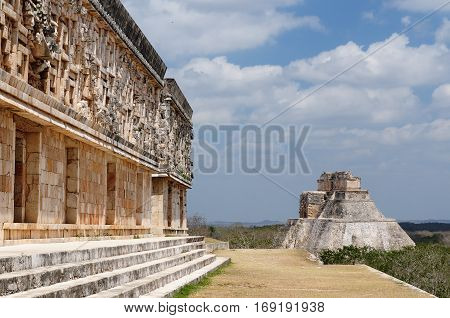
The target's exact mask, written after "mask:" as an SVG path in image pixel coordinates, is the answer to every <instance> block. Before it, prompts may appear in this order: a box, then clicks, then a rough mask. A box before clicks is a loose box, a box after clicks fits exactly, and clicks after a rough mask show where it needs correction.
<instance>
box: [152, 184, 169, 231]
mask: <svg viewBox="0 0 450 318" xmlns="http://www.w3.org/2000/svg"><path fill="white" fill-rule="evenodd" d="M152 184H153V191H152V217H151V224H152V234H155V235H164V228H165V227H167V207H168V197H169V187H168V180H167V178H153V180H152Z"/></svg>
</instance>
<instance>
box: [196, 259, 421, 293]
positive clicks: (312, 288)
mask: <svg viewBox="0 0 450 318" xmlns="http://www.w3.org/2000/svg"><path fill="white" fill-rule="evenodd" d="M217 254H218V255H219V256H228V257H231V258H232V265H231V266H229V267H227V268H225V269H224V271H223V273H222V274H221V275H219V276H215V277H213V278H211V282H210V284H209V285H208V286H206V287H205V288H202V289H200V290H197V291H195V292H194V293H193V294H191V295H190V297H197V298H280V297H281V298H284V297H286V298H304V297H312V298H322V297H326V298H335V297H350V298H353V297H354V298H356V297H358V298H359V297H361V298H366V297H387V298H403V297H404V298H407V297H429V296H428V295H427V294H423V293H421V292H419V291H416V290H414V289H411V288H408V287H406V286H403V285H401V284H399V283H397V282H395V281H393V280H390V279H388V278H385V277H382V276H381V275H379V274H378V273H374V272H371V271H370V270H368V269H367V268H366V267H363V266H341V265H337V266H335V265H332V266H323V265H319V264H318V263H315V262H312V261H309V260H308V254H307V253H306V252H305V251H300V250H229V251H218V252H217Z"/></svg>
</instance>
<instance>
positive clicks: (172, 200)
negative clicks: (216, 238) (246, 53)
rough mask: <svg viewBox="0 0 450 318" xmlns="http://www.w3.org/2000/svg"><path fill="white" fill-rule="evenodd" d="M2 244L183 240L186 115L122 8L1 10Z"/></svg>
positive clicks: (62, 4)
mask: <svg viewBox="0 0 450 318" xmlns="http://www.w3.org/2000/svg"><path fill="white" fill-rule="evenodd" d="M0 33H1V36H0V42H1V50H0V51H1V52H0V244H2V241H5V240H6V241H17V240H21V239H23V240H33V239H53V238H70V237H74V236H76V237H80V236H81V237H83V236H91V237H92V236H95V235H110V236H120V235H126V236H129V235H146V234H150V233H153V234H156V235H186V233H187V227H186V226H187V225H186V217H187V216H186V215H187V202H186V201H187V195H186V192H187V190H188V189H189V188H190V187H191V182H192V178H193V175H192V162H191V159H190V155H191V144H192V138H193V133H192V114H193V111H192V108H191V106H190V105H189V103H188V101H187V99H186V97H185V96H184V94H183V93H182V91H181V89H180V87H179V86H178V84H177V83H176V81H175V80H174V79H166V78H164V76H165V72H166V65H165V64H164V62H163V60H162V59H161V57H160V56H159V55H158V53H157V52H156V51H155V50H154V48H153V47H152V45H151V44H150V42H149V41H148V40H147V39H146V38H145V36H144V35H143V33H142V31H141V30H140V29H139V28H138V26H137V25H136V23H135V22H134V21H133V20H132V19H131V17H130V15H129V14H128V12H127V11H126V10H125V8H124V7H123V5H122V4H121V2H120V1H118V0H117V1H116V0H114V1H98V0H89V1H82V0H75V1H73V0H63V1H60V0H58V1H56V0H9V1H0Z"/></svg>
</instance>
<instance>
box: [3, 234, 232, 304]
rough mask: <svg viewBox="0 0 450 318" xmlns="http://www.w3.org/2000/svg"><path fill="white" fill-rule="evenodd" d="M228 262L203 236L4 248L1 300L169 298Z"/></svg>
mask: <svg viewBox="0 0 450 318" xmlns="http://www.w3.org/2000/svg"><path fill="white" fill-rule="evenodd" d="M228 261H229V259H228V258H219V257H216V256H215V255H212V254H208V253H207V251H206V249H205V242H204V238H203V237H184V238H179V237H178V238H146V239H135V240H114V241H112V240H111V241H85V242H69V243H59V244H28V245H19V246H8V247H1V248H0V296H2V297H14V298H83V297H100V298H110V297H133V298H134V297H143V296H145V297H155V296H165V295H170V294H172V293H173V290H176V289H179V288H180V287H182V286H183V285H184V284H186V283H189V282H190V281H192V280H194V279H196V277H202V276H203V275H205V273H207V272H209V271H212V270H214V269H215V268H217V267H219V266H221V265H222V264H224V263H226V262H228ZM172 289H173V290H172Z"/></svg>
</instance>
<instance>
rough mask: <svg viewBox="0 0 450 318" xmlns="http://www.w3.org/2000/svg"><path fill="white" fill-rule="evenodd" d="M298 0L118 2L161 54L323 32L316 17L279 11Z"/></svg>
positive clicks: (223, 49) (220, 49) (227, 48)
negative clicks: (304, 31) (306, 30)
mask: <svg viewBox="0 0 450 318" xmlns="http://www.w3.org/2000/svg"><path fill="white" fill-rule="evenodd" d="M301 2H302V1H298V0H259V1H258V2H257V3H255V1H253V0H239V1H238V0H223V1H217V0H141V1H138V0H124V5H125V6H126V7H127V9H128V10H129V11H130V13H131V14H132V15H133V17H134V18H135V19H136V21H137V22H138V24H139V25H140V27H141V28H142V29H143V30H144V32H145V33H146V35H147V36H148V37H149V39H150V41H151V42H152V43H154V44H155V46H156V47H157V48H158V50H159V51H160V52H161V53H162V55H163V56H167V57H171V58H176V57H180V56H196V55H203V56H204V55H207V54H223V53H228V52H232V51H237V50H243V49H250V48H255V47H258V46H260V45H263V44H266V43H268V42H270V41H273V40H274V39H275V38H276V37H277V36H278V35H279V34H281V33H282V32H285V31H288V30H292V29H296V28H309V29H312V30H316V31H322V30H324V27H323V25H322V24H321V22H320V19H319V18H318V17H317V16H297V15H294V14H292V13H289V12H286V11H285V10H282V9H283V8H284V7H286V6H290V5H294V4H299V3H301Z"/></svg>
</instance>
